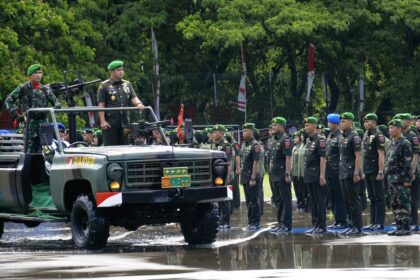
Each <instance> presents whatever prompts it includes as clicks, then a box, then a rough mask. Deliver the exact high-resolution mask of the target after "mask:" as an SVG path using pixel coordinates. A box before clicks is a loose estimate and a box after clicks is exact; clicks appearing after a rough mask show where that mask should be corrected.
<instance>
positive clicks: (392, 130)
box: [386, 119, 413, 236]
mask: <svg viewBox="0 0 420 280" xmlns="http://www.w3.org/2000/svg"><path fill="white" fill-rule="evenodd" d="M388 125H389V134H390V137H391V139H392V144H391V147H390V149H389V153H388V155H387V162H388V164H387V170H386V174H387V178H388V183H389V188H390V194H391V197H392V198H391V201H392V202H391V203H392V209H393V212H394V219H395V223H396V224H397V229H396V230H394V231H390V232H388V235H399V236H400V235H409V234H411V229H410V212H411V209H410V208H411V205H410V204H411V195H410V186H411V182H412V176H413V175H412V164H411V162H412V158H413V151H412V149H411V144H410V141H409V140H407V138H405V137H404V136H403V134H402V127H403V121H402V120H400V119H393V120H391V121H390V122H389V123H388Z"/></svg>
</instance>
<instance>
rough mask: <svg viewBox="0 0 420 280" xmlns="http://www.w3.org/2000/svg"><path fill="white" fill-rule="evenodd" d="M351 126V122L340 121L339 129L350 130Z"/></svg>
mask: <svg viewBox="0 0 420 280" xmlns="http://www.w3.org/2000/svg"><path fill="white" fill-rule="evenodd" d="M352 125H353V122H352V121H351V120H341V121H340V128H341V130H342V131H347V130H350V129H351V127H352Z"/></svg>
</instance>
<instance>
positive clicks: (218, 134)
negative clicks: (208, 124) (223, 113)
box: [213, 130, 224, 141]
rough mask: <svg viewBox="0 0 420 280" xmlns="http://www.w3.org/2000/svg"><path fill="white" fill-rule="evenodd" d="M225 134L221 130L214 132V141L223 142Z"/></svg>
mask: <svg viewBox="0 0 420 280" xmlns="http://www.w3.org/2000/svg"><path fill="white" fill-rule="evenodd" d="M223 136H224V135H223V132H222V131H220V130H215V131H214V132H213V138H214V140H216V141H220V140H222V139H223Z"/></svg>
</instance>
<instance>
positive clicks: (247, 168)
mask: <svg viewBox="0 0 420 280" xmlns="http://www.w3.org/2000/svg"><path fill="white" fill-rule="evenodd" d="M242 129H243V138H244V143H243V144H242V148H241V184H242V185H243V186H244V191H245V199H246V203H247V206H248V226H247V228H246V229H247V230H259V229H260V221H261V201H260V193H261V190H260V187H261V180H262V179H261V175H260V174H259V172H258V167H259V161H260V158H261V156H262V155H261V147H260V144H259V143H258V142H257V141H256V140H255V138H254V130H255V124H253V123H246V124H244V125H243V126H242Z"/></svg>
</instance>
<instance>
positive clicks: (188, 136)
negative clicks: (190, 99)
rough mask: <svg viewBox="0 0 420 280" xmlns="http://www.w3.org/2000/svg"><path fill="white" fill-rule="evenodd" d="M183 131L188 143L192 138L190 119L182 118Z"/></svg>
mask: <svg viewBox="0 0 420 280" xmlns="http://www.w3.org/2000/svg"><path fill="white" fill-rule="evenodd" d="M184 132H185V138H186V139H187V142H188V143H191V142H192V140H193V137H194V136H193V124H192V120H191V119H185V120H184Z"/></svg>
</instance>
